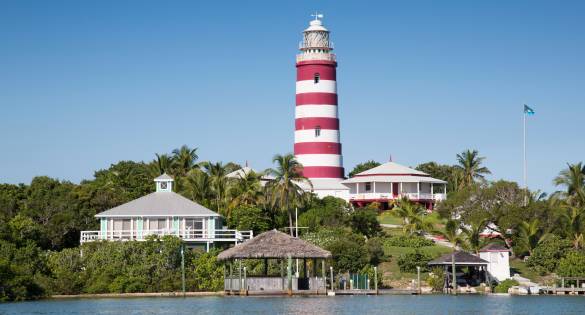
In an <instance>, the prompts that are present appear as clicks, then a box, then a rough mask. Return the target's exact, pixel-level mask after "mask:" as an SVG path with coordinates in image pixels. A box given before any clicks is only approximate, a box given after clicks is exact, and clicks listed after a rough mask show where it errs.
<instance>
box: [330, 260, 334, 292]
mask: <svg viewBox="0 0 585 315" xmlns="http://www.w3.org/2000/svg"><path fill="white" fill-rule="evenodd" d="M329 271H330V273H331V291H335V289H334V288H335V287H334V286H333V267H332V266H331V267H329Z"/></svg>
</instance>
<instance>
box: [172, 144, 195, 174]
mask: <svg viewBox="0 0 585 315" xmlns="http://www.w3.org/2000/svg"><path fill="white" fill-rule="evenodd" d="M197 159H199V156H198V155H197V148H193V149H191V148H189V147H188V146H187V145H183V146H181V147H180V148H179V149H174V150H173V161H174V166H175V169H176V172H175V175H177V176H185V175H187V173H189V171H191V170H192V169H194V168H196V167H197V164H196V163H195V162H196V161H197Z"/></svg>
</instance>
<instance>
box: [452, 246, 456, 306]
mask: <svg viewBox="0 0 585 315" xmlns="http://www.w3.org/2000/svg"><path fill="white" fill-rule="evenodd" d="M451 267H452V269H451V271H452V272H453V284H452V285H453V294H455V295H457V274H456V272H455V252H453V253H451Z"/></svg>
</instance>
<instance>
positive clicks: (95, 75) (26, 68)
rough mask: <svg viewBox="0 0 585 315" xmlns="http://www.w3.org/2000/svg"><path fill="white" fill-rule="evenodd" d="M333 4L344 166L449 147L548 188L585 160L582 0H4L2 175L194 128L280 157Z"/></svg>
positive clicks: (414, 160)
mask: <svg viewBox="0 0 585 315" xmlns="http://www.w3.org/2000/svg"><path fill="white" fill-rule="evenodd" d="M315 11H318V12H319V13H322V14H324V16H325V17H324V19H323V22H324V24H325V26H326V27H327V28H328V29H329V30H330V31H331V34H332V35H331V36H332V40H333V42H334V43H335V53H336V54H337V59H338V63H339V65H338V71H337V79H338V93H339V112H340V121H341V138H342V143H343V155H344V166H345V168H346V172H349V171H350V170H351V169H352V168H353V167H354V166H355V165H356V164H357V163H359V162H363V161H366V160H370V159H373V160H377V161H379V162H386V161H387V160H388V159H389V156H390V155H391V156H392V159H393V161H394V162H397V163H400V164H404V165H407V166H416V165H417V164H419V163H423V162H427V161H436V162H439V163H446V164H454V163H456V154H457V153H460V152H462V151H463V150H466V149H477V150H479V152H480V155H481V156H484V157H486V159H485V161H484V163H485V166H487V167H488V168H489V169H490V170H491V171H492V175H490V176H489V177H488V179H490V180H497V179H506V180H514V181H519V182H521V181H522V104H524V103H525V104H529V105H530V106H531V107H532V108H533V109H534V110H535V111H536V115H535V116H532V117H530V118H529V119H528V124H527V125H528V128H527V133H528V138H527V139H528V140H527V155H528V183H529V187H530V188H531V189H540V190H543V191H546V192H553V191H554V190H556V189H557V188H556V187H554V185H553V184H552V180H553V178H554V177H555V176H556V175H557V174H558V172H559V171H560V170H562V169H563V168H565V167H566V163H568V162H569V163H574V162H578V161H584V160H585V138H584V127H583V122H584V117H585V75H584V74H585V32H584V30H585V19H583V12H585V2H584V1H535V0H531V1H504V0H500V1H499V0H496V1H494V0H490V1H422V0H414V1H406V0H405V1H314V0H313V1H302V0H297V1H106V0H104V1H40V0H39V1H28V0H18V1H12V0H0V183H1V182H5V183H29V182H30V180H31V179H32V178H33V177H34V176H38V175H47V176H51V177H55V178H59V179H63V180H69V181H72V182H79V181H80V180H83V179H91V178H92V177H93V174H94V171H96V170H98V169H104V168H108V167H109V165H110V164H112V163H116V162H118V161H121V160H134V161H151V160H152V159H153V158H154V155H155V153H167V152H168V153H170V151H172V150H173V149H174V148H177V147H180V146H181V145H183V144H187V145H189V146H191V147H197V148H199V149H198V153H199V156H200V160H212V161H224V162H228V161H234V162H238V163H241V164H244V163H245V162H246V161H248V162H249V164H250V165H251V166H252V167H253V168H256V169H260V170H262V169H265V168H267V167H270V166H272V162H271V159H272V157H273V155H274V154H277V153H288V152H292V147H293V141H294V108H295V71H296V69H295V54H297V52H298V50H297V49H298V43H299V41H300V39H301V32H302V30H303V29H305V28H306V27H307V26H308V22H309V20H310V19H311V16H310V15H311V14H312V13H314V12H315Z"/></svg>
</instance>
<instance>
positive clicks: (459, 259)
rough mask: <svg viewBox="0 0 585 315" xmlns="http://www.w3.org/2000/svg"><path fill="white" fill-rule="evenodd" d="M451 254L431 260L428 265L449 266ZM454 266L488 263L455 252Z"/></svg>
mask: <svg viewBox="0 0 585 315" xmlns="http://www.w3.org/2000/svg"><path fill="white" fill-rule="evenodd" d="M451 261H452V260H451V253H448V254H445V255H443V256H441V257H439V258H437V259H434V260H431V261H430V262H429V265H450V264H451ZM455 264H456V265H487V264H488V262H487V261H486V260H483V259H481V258H479V257H477V256H475V255H472V254H470V253H467V252H464V251H457V252H455Z"/></svg>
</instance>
